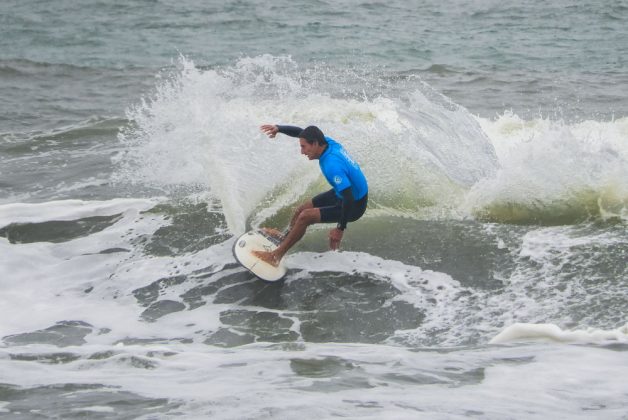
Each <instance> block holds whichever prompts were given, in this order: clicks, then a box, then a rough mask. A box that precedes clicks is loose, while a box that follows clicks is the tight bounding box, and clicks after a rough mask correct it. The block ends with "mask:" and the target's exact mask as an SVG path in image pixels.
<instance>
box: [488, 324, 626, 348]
mask: <svg viewBox="0 0 628 420" xmlns="http://www.w3.org/2000/svg"><path fill="white" fill-rule="evenodd" d="M522 341H524V342H525V341H555V342H562V343H608V342H623V343H628V324H626V325H624V326H623V327H621V328H617V329H615V330H600V329H596V328H587V329H582V330H563V329H561V328H560V327H558V326H557V325H554V324H524V323H518V324H514V325H510V326H509V327H507V328H505V329H504V330H503V331H502V332H500V333H499V334H497V335H496V336H495V337H493V338H492V339H491V341H490V343H491V344H504V343H515V342H522Z"/></svg>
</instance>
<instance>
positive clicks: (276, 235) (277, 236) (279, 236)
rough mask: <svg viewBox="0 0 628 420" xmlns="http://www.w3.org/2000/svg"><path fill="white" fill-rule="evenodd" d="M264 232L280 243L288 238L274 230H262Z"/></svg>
mask: <svg viewBox="0 0 628 420" xmlns="http://www.w3.org/2000/svg"><path fill="white" fill-rule="evenodd" d="M262 232H264V233H265V234H266V235H269V236H272V237H273V238H275V239H277V240H278V241H283V238H285V237H286V236H285V235H284V234H283V233H282V232H280V231H279V230H277V229H274V228H262Z"/></svg>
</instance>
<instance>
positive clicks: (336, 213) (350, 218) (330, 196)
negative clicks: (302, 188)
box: [312, 190, 369, 223]
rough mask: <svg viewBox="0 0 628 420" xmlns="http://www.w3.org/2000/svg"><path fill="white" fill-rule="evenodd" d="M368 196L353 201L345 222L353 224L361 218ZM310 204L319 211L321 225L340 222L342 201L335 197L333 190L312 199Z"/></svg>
mask: <svg viewBox="0 0 628 420" xmlns="http://www.w3.org/2000/svg"><path fill="white" fill-rule="evenodd" d="M368 196H369V195H368V194H366V195H365V196H364V197H362V198H360V199H359V200H356V201H355V204H354V205H353V209H351V210H350V211H349V214H348V215H347V222H355V221H356V220H358V219H359V218H360V217H362V215H363V214H364V212H365V211H366V204H367V202H368ZM312 204H313V205H314V207H315V208H317V209H319V210H320V212H321V222H322V223H338V222H340V216H341V215H342V200H341V199H339V198H338V197H337V196H336V193H335V192H334V190H329V191H327V192H324V193H321V194H319V195H317V196H316V197H314V198H312Z"/></svg>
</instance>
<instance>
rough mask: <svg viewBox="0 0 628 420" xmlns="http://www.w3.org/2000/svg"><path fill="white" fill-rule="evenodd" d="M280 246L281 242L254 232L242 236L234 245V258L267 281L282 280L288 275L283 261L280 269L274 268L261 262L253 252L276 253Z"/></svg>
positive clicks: (260, 232)
mask: <svg viewBox="0 0 628 420" xmlns="http://www.w3.org/2000/svg"><path fill="white" fill-rule="evenodd" d="M278 245H279V240H277V239H276V238H273V237H272V236H270V235H268V234H266V233H264V232H262V231H260V230H252V231H249V232H247V233H245V234H244V235H242V236H240V237H239V238H238V239H237V240H236V241H235V243H234V244H233V256H234V257H235V259H236V261H237V262H238V263H240V265H242V266H243V267H244V268H246V269H247V270H249V271H250V272H251V273H253V274H255V275H256V276H257V277H259V278H260V279H262V280H265V281H277V280H281V279H282V278H283V277H284V276H285V275H286V271H287V269H286V267H285V266H284V265H283V261H280V262H279V266H278V267H274V266H272V265H270V264H268V263H267V262H265V261H262V260H260V259H259V258H257V257H256V256H255V255H253V254H252V251H268V252H271V251H274V250H275V249H276V248H277V246H278Z"/></svg>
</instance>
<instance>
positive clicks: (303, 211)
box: [253, 202, 321, 267]
mask: <svg viewBox="0 0 628 420" xmlns="http://www.w3.org/2000/svg"><path fill="white" fill-rule="evenodd" d="M309 204H310V205H311V202H310V203H309ZM307 205H308V203H306V204H305V205H304V206H307ZM302 207H303V206H302ZM320 221H321V212H320V210H319V209H318V208H313V207H305V208H301V207H300V208H299V209H298V210H297V212H295V216H294V217H293V222H291V224H292V228H291V229H290V232H288V235H287V236H286V237H285V239H284V240H283V241H282V242H281V244H279V247H277V249H276V250H274V251H273V252H263V251H253V255H255V256H257V257H258V258H260V259H262V260H263V261H266V262H267V263H269V264H271V265H274V266H275V267H276V266H278V265H279V261H281V259H282V258H283V256H284V255H286V253H287V252H288V250H289V249H290V248H292V247H293V246H294V244H296V243H297V242H299V240H301V238H303V235H305V231H306V230H307V227H308V226H310V225H313V224H314V223H320Z"/></svg>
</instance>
